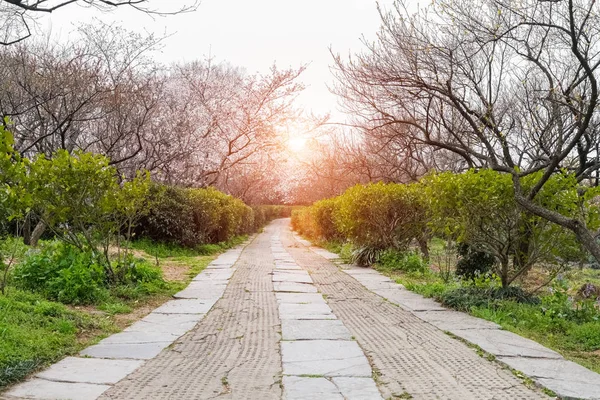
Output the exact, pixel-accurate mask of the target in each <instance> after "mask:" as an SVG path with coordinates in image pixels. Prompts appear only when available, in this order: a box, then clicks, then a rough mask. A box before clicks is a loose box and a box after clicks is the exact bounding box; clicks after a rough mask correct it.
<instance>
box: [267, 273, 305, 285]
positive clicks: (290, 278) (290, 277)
mask: <svg viewBox="0 0 600 400" xmlns="http://www.w3.org/2000/svg"><path fill="white" fill-rule="evenodd" d="M273 282H297V283H313V280H312V278H311V277H310V275H309V274H308V272H306V271H298V272H285V271H274V272H273Z"/></svg>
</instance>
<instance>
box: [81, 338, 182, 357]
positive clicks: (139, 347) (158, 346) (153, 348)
mask: <svg viewBox="0 0 600 400" xmlns="http://www.w3.org/2000/svg"><path fill="white" fill-rule="evenodd" d="M171 343H172V342H153V343H141V344H132V343H128V344H121V343H114V344H101V343H99V344H96V345H94V346H90V347H88V348H87V349H85V350H83V351H82V352H81V353H80V354H81V355H84V356H89V357H94V358H113V359H134V360H149V359H151V358H154V357H156V356H157V355H159V354H160V352H161V351H163V349H165V348H166V347H168V346H169V345H170V344H171Z"/></svg>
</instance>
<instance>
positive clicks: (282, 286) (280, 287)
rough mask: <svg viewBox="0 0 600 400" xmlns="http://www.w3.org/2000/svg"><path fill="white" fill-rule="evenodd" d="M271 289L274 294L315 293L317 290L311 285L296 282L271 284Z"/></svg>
mask: <svg viewBox="0 0 600 400" xmlns="http://www.w3.org/2000/svg"><path fill="white" fill-rule="evenodd" d="M273 289H274V290H275V291H276V292H291V293H317V288H316V287H314V286H313V285H309V284H306V283H296V282H273Z"/></svg>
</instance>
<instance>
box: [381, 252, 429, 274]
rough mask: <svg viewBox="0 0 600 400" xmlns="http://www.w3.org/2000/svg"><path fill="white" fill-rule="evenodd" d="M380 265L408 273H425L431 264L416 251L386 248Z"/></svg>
mask: <svg viewBox="0 0 600 400" xmlns="http://www.w3.org/2000/svg"><path fill="white" fill-rule="evenodd" d="M378 262H379V265H380V266H381V267H382V268H383V269H385V270H392V271H394V270H396V271H403V272H408V273H421V274H422V273H425V272H427V271H429V266H428V265H427V263H426V262H425V261H424V260H423V258H422V257H421V256H420V255H418V254H416V253H414V252H399V251H396V250H385V251H383V252H382V253H381V255H380V257H379V260H378Z"/></svg>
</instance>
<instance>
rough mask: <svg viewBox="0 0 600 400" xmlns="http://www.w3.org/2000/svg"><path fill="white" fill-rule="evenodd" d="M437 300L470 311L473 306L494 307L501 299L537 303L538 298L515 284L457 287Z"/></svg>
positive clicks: (454, 307)
mask: <svg viewBox="0 0 600 400" xmlns="http://www.w3.org/2000/svg"><path fill="white" fill-rule="evenodd" d="M439 300H440V301H441V302H442V304H444V305H446V306H448V307H450V308H453V309H455V310H459V311H471V309H472V308H474V307H486V308H494V307H495V306H496V305H497V304H498V303H500V302H502V301H503V300H509V301H513V302H515V303H522V304H538V303H539V299H538V298H537V297H534V296H532V295H530V294H529V293H527V292H525V291H524V290H523V289H521V288H520V287H517V286H509V287H506V288H502V287H491V288H480V287H476V286H467V287H459V288H456V289H454V290H450V291H447V292H444V293H443V294H442V295H441V296H440V298H439Z"/></svg>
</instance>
